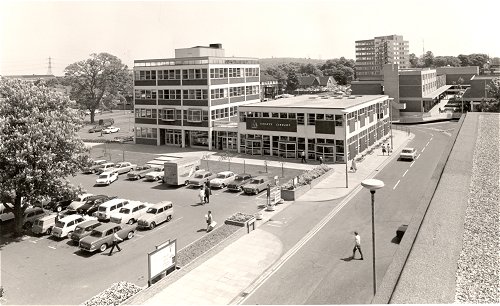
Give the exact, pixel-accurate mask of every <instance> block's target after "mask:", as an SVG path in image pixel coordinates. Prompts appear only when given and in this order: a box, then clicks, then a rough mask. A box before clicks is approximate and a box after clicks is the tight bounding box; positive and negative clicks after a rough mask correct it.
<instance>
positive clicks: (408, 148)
mask: <svg viewBox="0 0 500 306" xmlns="http://www.w3.org/2000/svg"><path fill="white" fill-rule="evenodd" d="M403 150H415V148H410V147H406V148H404V149H403Z"/></svg>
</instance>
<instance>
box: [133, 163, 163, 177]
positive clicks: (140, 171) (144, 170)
mask: <svg viewBox="0 0 500 306" xmlns="http://www.w3.org/2000/svg"><path fill="white" fill-rule="evenodd" d="M162 168H163V167H161V166H155V165H149V164H145V165H143V166H137V167H136V168H135V169H134V170H133V171H130V172H129V173H128V174H127V178H128V179H129V180H138V179H141V178H144V177H145V176H146V174H148V173H149V172H151V171H163V169H162Z"/></svg>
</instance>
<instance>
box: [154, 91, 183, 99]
mask: <svg viewBox="0 0 500 306" xmlns="http://www.w3.org/2000/svg"><path fill="white" fill-rule="evenodd" d="M158 99H163V100H180V99H181V90H180V89H170V90H169V89H165V90H162V89H160V90H159V91H158Z"/></svg>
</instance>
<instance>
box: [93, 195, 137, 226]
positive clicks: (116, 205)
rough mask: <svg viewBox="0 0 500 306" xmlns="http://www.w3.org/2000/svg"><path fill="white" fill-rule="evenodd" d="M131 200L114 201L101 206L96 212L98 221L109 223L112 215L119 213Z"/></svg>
mask: <svg viewBox="0 0 500 306" xmlns="http://www.w3.org/2000/svg"><path fill="white" fill-rule="evenodd" d="M128 203H129V200H124V199H112V200H109V201H107V202H104V203H102V204H101V205H99V208H98V209H97V212H96V217H97V220H99V221H109V218H110V216H111V213H112V212H114V211H115V210H116V211H119V209H120V208H122V207H123V206H125V205H127V204H128Z"/></svg>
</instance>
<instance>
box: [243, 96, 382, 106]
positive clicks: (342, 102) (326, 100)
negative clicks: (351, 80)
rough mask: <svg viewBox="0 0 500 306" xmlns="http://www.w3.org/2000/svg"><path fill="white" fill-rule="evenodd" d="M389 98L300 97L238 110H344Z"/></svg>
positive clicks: (266, 102)
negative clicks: (252, 108)
mask: <svg viewBox="0 0 500 306" xmlns="http://www.w3.org/2000/svg"><path fill="white" fill-rule="evenodd" d="M383 98H386V99H387V98H389V96H387V95H356V96H354V95H351V96H349V97H346V96H342V97H339V96H318V95H300V96H295V97H291V98H283V99H277V100H270V101H265V102H257V103H252V104H247V105H242V106H240V107H239V108H240V109H244V108H246V107H259V108H260V107H269V108H271V107H290V108H331V109H346V108H350V107H354V106H358V105H361V104H364V103H367V102H371V101H375V100H378V99H383Z"/></svg>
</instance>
